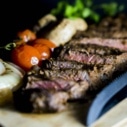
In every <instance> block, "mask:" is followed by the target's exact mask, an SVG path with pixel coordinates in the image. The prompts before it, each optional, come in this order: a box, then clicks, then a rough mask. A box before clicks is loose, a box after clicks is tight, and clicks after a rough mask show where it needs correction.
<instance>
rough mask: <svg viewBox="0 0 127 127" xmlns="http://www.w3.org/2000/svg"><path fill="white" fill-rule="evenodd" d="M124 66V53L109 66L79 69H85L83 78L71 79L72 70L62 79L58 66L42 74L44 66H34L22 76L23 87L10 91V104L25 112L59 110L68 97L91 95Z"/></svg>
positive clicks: (125, 61)
mask: <svg viewBox="0 0 127 127" xmlns="http://www.w3.org/2000/svg"><path fill="white" fill-rule="evenodd" d="M126 69H127V53H123V54H121V55H119V56H117V57H116V59H115V60H114V62H113V63H112V64H110V65H100V66H99V65H98V66H94V67H93V69H88V70H87V69H86V70H83V72H85V75H86V72H87V76H88V78H87V80H86V76H85V78H82V79H80V80H77V79H76V80H75V81H74V79H75V78H74V77H77V76H76V74H78V73H73V72H75V71H72V73H70V72H69V71H66V74H67V75H68V76H70V77H71V78H68V77H66V76H65V79H64V76H63V75H62V76H63V77H62V78H61V77H59V74H60V73H61V72H60V73H59V71H58V69H56V70H55V71H52V70H51V72H49V71H48V73H46V72H47V70H45V71H44V68H42V69H41V68H39V67H35V68H33V70H31V71H30V72H29V73H28V75H27V76H26V80H25V81H24V86H23V87H21V89H20V90H18V91H16V92H14V94H13V95H14V103H15V106H16V108H17V109H18V110H20V111H25V112H36V113H39V112H40V113H42V112H56V111H62V110H65V109H66V108H67V103H68V101H69V100H71V99H72V100H77V99H81V98H86V99H88V98H89V97H90V99H91V97H92V98H93V97H95V95H96V94H97V93H98V92H99V91H100V90H101V89H102V88H104V87H105V86H106V85H108V83H109V82H111V81H112V80H113V79H114V78H116V77H117V76H118V75H120V74H121V73H123V72H124V71H126ZM69 70H70V69H69ZM70 71H71V70H70ZM54 72H55V73H58V74H55V73H54ZM76 72H78V71H76ZM68 73H69V74H68ZM62 74H64V73H62ZM80 74H82V73H80ZM44 75H46V76H44ZM52 75H53V76H52ZM83 75H84V73H83ZM55 76H56V77H55ZM73 76H74V77H73ZM52 77H53V78H52ZM83 77H84V76H83ZM19 100H20V101H19ZM24 106H25V107H24Z"/></svg>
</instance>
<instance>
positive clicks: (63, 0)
mask: <svg viewBox="0 0 127 127" xmlns="http://www.w3.org/2000/svg"><path fill="white" fill-rule="evenodd" d="M98 9H99V10H100V11H101V12H102V13H104V14H105V15H107V16H115V15H116V14H117V13H119V12H121V11H123V10H124V5H121V4H118V3H117V2H109V3H102V4H99V5H95V4H94V3H93V0H75V1H74V2H73V3H72V4H71V3H70V2H69V1H68V0H60V1H59V2H58V4H57V6H56V8H54V9H52V10H51V14H53V15H56V16H63V17H67V18H77V17H80V18H84V19H91V20H93V21H94V22H98V21H99V20H100V18H101V16H100V14H99V13H98V12H97V10H98Z"/></svg>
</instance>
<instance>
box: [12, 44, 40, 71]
mask: <svg viewBox="0 0 127 127" xmlns="http://www.w3.org/2000/svg"><path fill="white" fill-rule="evenodd" d="M11 59H12V62H13V63H15V64H16V65H18V66H20V67H21V68H23V69H24V70H25V71H27V70H29V69H30V68H31V67H32V66H33V65H39V64H40V61H41V55H40V53H39V52H38V50H37V49H35V48H34V47H32V46H30V45H27V44H24V45H20V46H18V47H16V48H14V49H13V50H12V52H11Z"/></svg>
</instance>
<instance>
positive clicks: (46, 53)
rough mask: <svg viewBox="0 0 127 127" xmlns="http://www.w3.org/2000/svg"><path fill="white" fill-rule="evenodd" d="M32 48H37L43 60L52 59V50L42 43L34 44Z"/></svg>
mask: <svg viewBox="0 0 127 127" xmlns="http://www.w3.org/2000/svg"><path fill="white" fill-rule="evenodd" d="M32 46H33V47H34V48H36V49H37V50H38V52H39V53H40V54H41V60H45V59H49V58H50V57H51V53H52V52H51V49H50V48H49V47H47V46H46V45H42V44H41V43H34V44H32Z"/></svg>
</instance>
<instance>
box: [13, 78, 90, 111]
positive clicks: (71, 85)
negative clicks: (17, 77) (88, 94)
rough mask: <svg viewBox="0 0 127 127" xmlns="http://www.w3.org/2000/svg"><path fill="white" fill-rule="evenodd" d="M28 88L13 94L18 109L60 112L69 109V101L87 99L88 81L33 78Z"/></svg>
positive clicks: (28, 83)
mask: <svg viewBox="0 0 127 127" xmlns="http://www.w3.org/2000/svg"><path fill="white" fill-rule="evenodd" d="M29 80H30V81H29V82H27V86H25V87H23V88H21V89H20V90H18V91H16V92H14V93H13V95H14V104H15V107H16V109H18V110H20V111H22V112H36V113H43V112H58V111H62V110H65V109H66V108H67V105H68V104H67V101H68V100H76V99H77V100H78V99H81V98H85V92H84V91H86V90H87V89H88V82H87V81H79V82H75V81H71V80H64V79H55V80H50V79H45V80H44V79H43V80H42V79H40V78H36V80H35V78H31V79H29Z"/></svg>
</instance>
